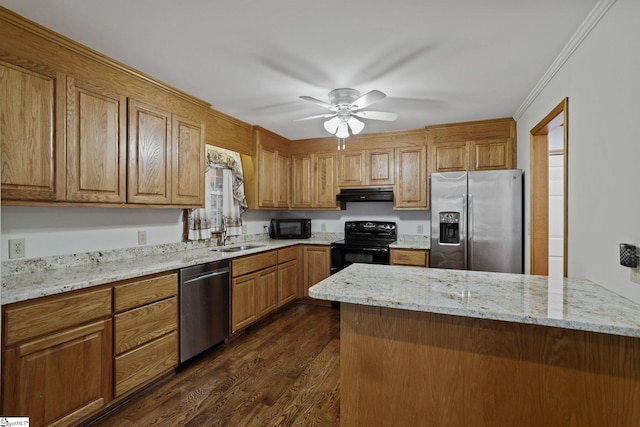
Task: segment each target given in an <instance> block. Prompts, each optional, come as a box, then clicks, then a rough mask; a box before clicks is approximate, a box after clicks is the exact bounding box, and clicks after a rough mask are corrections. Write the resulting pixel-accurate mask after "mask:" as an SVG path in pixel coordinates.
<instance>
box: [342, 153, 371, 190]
mask: <svg viewBox="0 0 640 427" xmlns="http://www.w3.org/2000/svg"><path fill="white" fill-rule="evenodd" d="M338 162H339V173H338V175H339V181H338V185H339V186H340V187H356V186H359V185H366V184H367V182H366V175H365V173H366V171H365V169H366V168H365V164H366V162H365V152H364V151H354V152H347V151H343V152H341V153H340V155H339V156H338Z"/></svg>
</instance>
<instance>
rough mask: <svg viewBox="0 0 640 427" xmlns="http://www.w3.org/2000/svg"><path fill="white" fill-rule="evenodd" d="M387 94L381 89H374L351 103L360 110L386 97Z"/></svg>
mask: <svg viewBox="0 0 640 427" xmlns="http://www.w3.org/2000/svg"><path fill="white" fill-rule="evenodd" d="M386 96H387V95H385V94H384V93H382V92H380V91H379V90H372V91H371V92H367V93H365V94H364V95H362V96H361V97H360V98H358V99H356V100H355V101H354V102H353V104H351V105H353V106H354V107H355V109H356V110H359V109H361V108H365V107H367V106H369V105H371V104H373V103H374V102H378V101H380V100H382V99H384V98H385V97H386Z"/></svg>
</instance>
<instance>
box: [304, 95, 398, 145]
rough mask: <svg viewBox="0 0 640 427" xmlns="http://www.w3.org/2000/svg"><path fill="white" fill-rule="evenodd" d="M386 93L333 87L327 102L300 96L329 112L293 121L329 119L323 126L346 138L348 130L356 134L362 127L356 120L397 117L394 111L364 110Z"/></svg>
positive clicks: (392, 118) (386, 119)
mask: <svg viewBox="0 0 640 427" xmlns="http://www.w3.org/2000/svg"><path fill="white" fill-rule="evenodd" d="M386 96H387V95H385V94H384V93H382V92H380V91H379V90H372V91H370V92H367V93H365V94H364V95H362V96H360V92H358V91H357V90H355V89H350V88H340V89H334V90H332V91H331V92H329V102H328V103H327V102H324V101H321V100H319V99H316V98H313V97H311V96H301V97H300V98H301V99H304V100H305V101H309V102H312V103H314V104H316V105H319V106H321V107H324V108H328V109H329V110H330V111H331V113H326V114H318V115H315V116H309V117H303V118H301V119H296V120H294V121H296V122H298V121H302V120H312V119H329V120H327V121H325V122H324V128H325V129H326V130H327V132H329V133H330V134H332V135H335V136H337V137H338V138H347V137H348V136H349V131H351V135H357V134H358V133H360V132H361V131H362V129H364V123H363V122H362V121H360V120H358V117H359V118H361V119H369V120H385V121H388V122H392V121H394V120H395V119H397V118H398V115H397V114H396V113H388V112H385V111H364V110H363V108H366V107H368V106H369V105H371V104H373V103H374V102H378V101H380V100H382V99H384V98H385V97H386Z"/></svg>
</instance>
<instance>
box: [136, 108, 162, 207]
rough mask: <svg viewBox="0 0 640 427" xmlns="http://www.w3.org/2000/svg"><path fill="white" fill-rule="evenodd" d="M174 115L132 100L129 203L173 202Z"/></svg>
mask: <svg viewBox="0 0 640 427" xmlns="http://www.w3.org/2000/svg"><path fill="white" fill-rule="evenodd" d="M170 148H171V113H170V112H168V111H165V110H163V109H160V108H157V107H153V106H150V105H145V104H142V103H141V102H138V101H135V100H129V165H128V176H129V178H128V189H127V190H128V191H127V194H128V197H127V198H128V202H130V203H148V204H169V203H170V202H171V167H170V165H171V149H170Z"/></svg>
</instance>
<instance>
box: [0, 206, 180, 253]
mask: <svg viewBox="0 0 640 427" xmlns="http://www.w3.org/2000/svg"><path fill="white" fill-rule="evenodd" d="M143 230H144V231H146V232H147V244H148V245H157V244H163V243H175V242H180V241H181V240H182V230H183V226H182V210H181V209H122V208H70V207H22V206H3V207H2V232H1V233H0V234H1V244H2V261H7V260H8V259H9V253H8V252H9V243H8V240H9V239H14V238H24V239H25V255H26V256H25V258H39V257H45V256H52V255H65V254H73V253H82V252H90V251H97V250H109V249H122V248H131V247H134V246H137V245H138V231H143Z"/></svg>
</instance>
